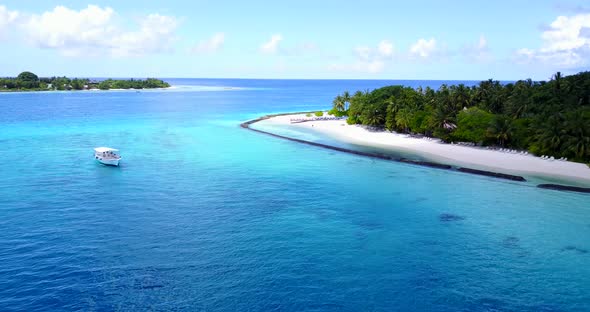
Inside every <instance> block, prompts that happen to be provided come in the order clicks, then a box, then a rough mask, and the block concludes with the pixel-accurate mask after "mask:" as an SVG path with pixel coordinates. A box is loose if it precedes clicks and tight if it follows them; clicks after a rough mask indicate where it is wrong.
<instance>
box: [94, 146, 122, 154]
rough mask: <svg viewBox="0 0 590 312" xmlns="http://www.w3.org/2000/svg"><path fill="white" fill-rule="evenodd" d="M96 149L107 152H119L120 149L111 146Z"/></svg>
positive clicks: (99, 151)
mask: <svg viewBox="0 0 590 312" xmlns="http://www.w3.org/2000/svg"><path fill="white" fill-rule="evenodd" d="M94 151H95V152H97V153H105V152H118V151H119V150H118V149H116V148H110V147H97V148H95V149H94Z"/></svg>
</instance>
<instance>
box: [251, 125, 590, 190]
mask: <svg viewBox="0 0 590 312" xmlns="http://www.w3.org/2000/svg"><path fill="white" fill-rule="evenodd" d="M292 118H306V117H305V115H284V116H276V117H272V118H269V119H267V120H263V121H260V122H259V123H260V125H261V126H264V125H267V126H280V127H283V126H284V127H289V128H291V129H297V128H305V129H308V130H312V131H314V132H317V133H319V134H322V135H324V136H328V137H330V138H332V139H335V140H339V141H342V142H346V143H352V144H357V145H364V146H372V147H379V148H386V149H391V150H394V151H405V152H410V153H414V154H417V155H420V156H422V157H424V158H426V159H429V160H431V161H436V162H440V163H446V164H450V165H456V166H465V167H470V168H475V169H483V170H490V171H495V172H501V173H508V174H518V175H523V176H525V177H529V178H530V177H541V178H545V179H546V178H556V179H559V180H569V181H572V182H578V183H583V184H588V183H590V168H589V167H588V166H587V165H585V164H581V163H575V162H569V161H560V160H554V161H550V160H545V159H541V158H540V157H536V156H533V155H522V154H512V153H507V152H500V151H496V150H489V149H485V148H478V147H468V146H462V145H451V144H444V143H440V142H438V141H436V140H427V139H420V138H412V137H409V136H408V135H403V134H397V133H391V132H385V131H383V132H372V131H368V130H366V129H364V128H362V127H360V126H357V125H348V124H346V121H345V120H320V121H308V122H303V123H295V124H291V122H290V120H291V119H292Z"/></svg>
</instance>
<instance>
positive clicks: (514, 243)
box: [502, 236, 520, 248]
mask: <svg viewBox="0 0 590 312" xmlns="http://www.w3.org/2000/svg"><path fill="white" fill-rule="evenodd" d="M519 243H520V238H518V237H516V236H507V237H505V238H504V239H503V240H502V246H504V247H506V248H517V247H519V245H518V244H519Z"/></svg>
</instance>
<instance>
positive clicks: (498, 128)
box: [488, 116, 514, 147]
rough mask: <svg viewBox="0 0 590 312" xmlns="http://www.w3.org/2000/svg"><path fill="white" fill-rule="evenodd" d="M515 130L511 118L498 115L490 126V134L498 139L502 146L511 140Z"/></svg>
mask: <svg viewBox="0 0 590 312" xmlns="http://www.w3.org/2000/svg"><path fill="white" fill-rule="evenodd" d="M513 131H514V127H513V125H512V120H511V119H510V118H508V117H506V116H497V117H496V118H494V120H493V121H492V124H491V125H490V127H489V128H488V136H490V137H492V138H494V139H496V141H497V142H498V143H499V144H500V146H502V147H504V145H505V144H506V143H507V142H508V141H510V138H512V133H513Z"/></svg>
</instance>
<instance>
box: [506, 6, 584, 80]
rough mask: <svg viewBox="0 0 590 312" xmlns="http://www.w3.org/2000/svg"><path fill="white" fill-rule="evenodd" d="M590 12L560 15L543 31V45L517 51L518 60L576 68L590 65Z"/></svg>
mask: <svg viewBox="0 0 590 312" xmlns="http://www.w3.org/2000/svg"><path fill="white" fill-rule="evenodd" d="M589 30H590V14H577V15H573V16H569V17H568V16H559V17H557V19H555V21H553V22H552V23H551V24H550V25H549V27H548V28H547V29H546V30H544V31H543V33H542V34H541V38H542V39H543V44H542V45H541V47H540V48H538V49H529V48H522V49H519V50H517V51H516V53H515V56H516V60H517V61H519V62H523V63H538V62H540V63H545V64H549V65H557V66H560V67H569V68H575V67H580V66H585V65H588V64H589V61H588V59H589V58H590V31H589Z"/></svg>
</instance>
